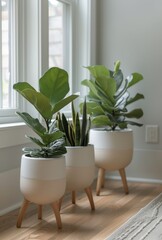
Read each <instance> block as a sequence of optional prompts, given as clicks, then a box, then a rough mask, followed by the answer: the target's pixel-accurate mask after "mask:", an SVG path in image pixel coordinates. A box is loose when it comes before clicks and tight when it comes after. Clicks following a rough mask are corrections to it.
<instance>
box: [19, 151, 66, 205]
mask: <svg viewBox="0 0 162 240" xmlns="http://www.w3.org/2000/svg"><path fill="white" fill-rule="evenodd" d="M65 169H66V168H65V156H61V157H57V158H46V159H45V158H31V157H27V156H25V155H23V156H22V159H21V172H20V189H21V192H22V194H23V195H24V197H25V198H26V199H27V200H29V201H30V202H34V203H36V204H41V205H42V204H48V203H52V202H55V201H56V200H58V199H59V198H61V197H62V196H63V194H64V193H65V187H66V171H65Z"/></svg>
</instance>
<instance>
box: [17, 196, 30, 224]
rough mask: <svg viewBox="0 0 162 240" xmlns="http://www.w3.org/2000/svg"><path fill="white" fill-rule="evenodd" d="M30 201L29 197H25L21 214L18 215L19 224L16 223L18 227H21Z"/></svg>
mask: <svg viewBox="0 0 162 240" xmlns="http://www.w3.org/2000/svg"><path fill="white" fill-rule="evenodd" d="M29 203H30V202H29V201H28V200H27V199H25V198H24V201H23V203H22V205H21V208H20V211H19V215H18V219H17V224H16V226H17V228H20V227H21V223H22V220H23V217H24V215H25V212H26V209H27V208H28V205H29Z"/></svg>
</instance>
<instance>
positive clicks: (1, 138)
mask: <svg viewBox="0 0 162 240" xmlns="http://www.w3.org/2000/svg"><path fill="white" fill-rule="evenodd" d="M30 134H32V133H31V130H30V129H29V127H28V126H26V125H25V124H24V123H22V122H19V123H7V124H0V148H6V147H12V146H17V145H22V144H25V143H29V142H30V140H29V139H28V138H26V137H25V135H30Z"/></svg>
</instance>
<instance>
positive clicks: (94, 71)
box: [86, 65, 110, 78]
mask: <svg viewBox="0 0 162 240" xmlns="http://www.w3.org/2000/svg"><path fill="white" fill-rule="evenodd" d="M86 68H87V69H88V70H89V71H90V73H91V75H92V76H93V77H94V78H97V77H101V76H106V77H109V76H110V72H109V70H108V69H107V68H106V67H105V66H104V65H94V66H88V67H86Z"/></svg>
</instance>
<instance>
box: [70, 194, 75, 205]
mask: <svg viewBox="0 0 162 240" xmlns="http://www.w3.org/2000/svg"><path fill="white" fill-rule="evenodd" d="M71 199H72V200H71V201H72V203H73V204H75V203H76V193H75V191H72V192H71Z"/></svg>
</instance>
